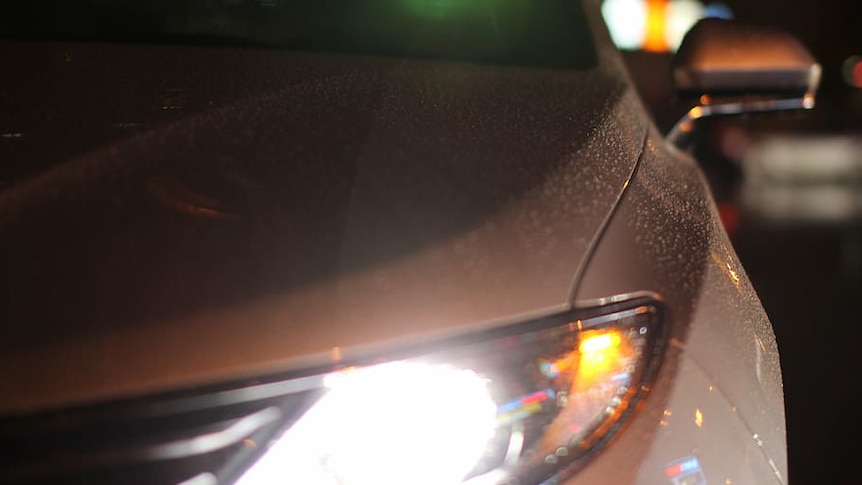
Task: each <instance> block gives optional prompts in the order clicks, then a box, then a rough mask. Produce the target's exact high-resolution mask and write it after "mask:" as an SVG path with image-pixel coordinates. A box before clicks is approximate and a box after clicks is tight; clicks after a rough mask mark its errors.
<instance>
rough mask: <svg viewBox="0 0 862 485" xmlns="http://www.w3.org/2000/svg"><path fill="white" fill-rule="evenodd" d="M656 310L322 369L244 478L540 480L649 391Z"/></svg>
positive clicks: (578, 455)
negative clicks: (300, 406)
mask: <svg viewBox="0 0 862 485" xmlns="http://www.w3.org/2000/svg"><path fill="white" fill-rule="evenodd" d="M659 320H660V318H659V316H658V306H657V304H655V303H654V302H653V303H652V304H644V303H643V302H640V304H638V305H635V306H630V307H628V308H625V309H621V310H619V311H616V312H614V313H610V314H606V315H601V316H596V317H592V318H585V319H580V320H578V319H568V318H562V319H561V318H551V319H547V320H546V321H542V322H536V323H535V324H533V325H531V328H530V330H529V331H527V332H523V331H521V332H519V333H511V332H506V331H503V332H500V333H499V334H498V335H495V336H493V337H492V338H491V339H489V340H488V339H486V340H485V341H483V342H479V343H472V344H469V343H468V344H464V345H461V346H459V347H456V348H455V349H454V350H447V351H441V352H436V353H431V354H429V355H426V356H424V357H421V358H415V359H408V360H399V361H392V362H385V363H381V364H377V365H372V366H367V367H361V368H348V369H345V370H342V371H338V372H335V373H332V374H328V375H327V376H326V377H325V379H324V382H325V385H326V387H327V388H329V391H328V392H327V394H325V395H324V396H323V397H322V398H321V399H320V400H319V401H318V402H317V403H316V404H315V405H314V406H312V408H311V409H309V410H308V412H306V413H305V414H304V415H303V417H302V418H300V419H299V420H298V421H297V422H296V423H294V424H293V425H292V426H291V427H290V428H288V429H287V430H285V431H284V433H283V434H282V435H281V437H280V438H278V439H277V440H275V441H274V442H273V443H272V445H271V447H270V448H269V449H268V450H267V451H266V452H265V453H264V454H263V456H262V457H261V458H260V459H259V460H258V461H257V462H256V463H255V464H254V465H253V466H252V467H251V468H250V469H249V470H248V471H247V472H246V473H245V474H244V475H243V476H242V477H241V478H240V480H239V482H238V483H239V484H242V485H262V484H276V483H279V484H281V483H302V484H307V485H372V484H373V485H390V484H392V485H394V484H403V483H413V484H418V485H456V484H470V485H480V484H481V485H484V484H497V483H503V484H505V483H519V484H521V485H538V484H540V483H543V482H546V481H547V480H548V479H550V478H552V477H554V476H561V475H564V474H566V473H567V471H571V470H572V465H574V464H577V463H580V462H581V461H582V458H584V457H585V455H587V453H588V452H592V451H594V450H595V449H596V448H597V447H599V446H600V445H602V444H603V443H604V442H606V441H607V440H608V439H609V438H610V437H611V436H612V435H613V434H614V432H615V430H616V429H617V428H619V426H620V425H621V423H622V422H623V418H624V417H625V416H626V415H627V414H628V413H629V412H630V411H631V410H632V409H633V404H634V402H635V401H636V399H638V397H639V396H640V395H641V394H642V393H643V392H645V391H646V382H647V380H648V379H649V377H650V374H651V373H652V372H653V370H654V368H655V365H656V362H657V356H658V354H659V351H660V347H661V338H660V333H661V332H660V331H659V330H660V328H659V325H658V323H659Z"/></svg>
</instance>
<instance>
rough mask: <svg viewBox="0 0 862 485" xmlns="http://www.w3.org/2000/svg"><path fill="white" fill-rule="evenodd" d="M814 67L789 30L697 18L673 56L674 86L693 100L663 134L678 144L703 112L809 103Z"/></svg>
mask: <svg viewBox="0 0 862 485" xmlns="http://www.w3.org/2000/svg"><path fill="white" fill-rule="evenodd" d="M820 73H821V68H820V65H819V64H818V63H817V62H816V61H815V60H814V57H812V55H811V54H810V53H809V52H808V50H807V49H805V47H804V46H803V45H802V44H801V43H800V42H799V41H798V40H797V39H796V38H794V37H793V36H791V35H789V34H786V33H784V32H780V31H777V30H774V29H769V28H764V27H756V26H751V25H747V24H743V23H739V22H736V21H731V20H722V19H703V20H701V21H700V22H698V23H697V24H696V25H695V26H694V27H692V29H691V30H690V31H689V32H688V33H687V34H686V36H685V38H684V39H683V41H682V44H681V45H680V48H679V50H678V51H677V54H676V56H675V58H674V62H673V80H674V84H675V87H676V90H677V92H678V93H679V94H680V96H681V97H683V98H685V99H692V98H693V99H696V100H697V102H696V103H697V104H696V105H695V107H693V108H691V109H690V110H689V111H688V113H687V114H686V115H685V116H683V117H682V119H681V120H680V121H679V122H677V124H676V125H675V126H674V127H673V128H672V129H671V131H670V132H669V133H668V140H669V141H670V142H672V143H674V144H676V145H677V146H681V145H683V144H684V142H685V139H686V137H687V135H688V134H689V133H690V132H691V131H692V130H693V129H694V123H695V121H696V120H698V119H699V118H703V117H705V116H714V115H730V114H740V113H750V112H760V111H778V110H789V109H811V108H813V107H814V94H815V92H816V91H817V86H818V84H819V83H820Z"/></svg>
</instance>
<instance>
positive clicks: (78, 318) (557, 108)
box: [0, 42, 646, 412]
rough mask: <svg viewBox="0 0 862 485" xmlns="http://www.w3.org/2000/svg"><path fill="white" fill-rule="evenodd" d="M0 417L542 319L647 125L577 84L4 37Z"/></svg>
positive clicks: (623, 105)
mask: <svg viewBox="0 0 862 485" xmlns="http://www.w3.org/2000/svg"><path fill="white" fill-rule="evenodd" d="M0 52H2V53H3V58H4V59H6V61H4V64H5V68H4V71H5V72H6V74H4V77H3V81H2V84H0V92H2V98H0V100H2V103H3V107H2V109H0V128H2V131H3V135H2V137H0V158H2V159H3V160H4V163H6V164H7V165H6V167H7V168H6V173H5V174H3V177H4V178H3V182H4V183H3V185H2V189H0V234H2V237H0V267H2V268H3V271H2V272H0V307H2V309H3V314H4V320H5V325H3V326H2V330H0V342H2V343H0V345H2V348H0V350H1V351H0V377H2V380H3V382H5V383H6V386H7V388H8V389H15V392H10V393H5V394H4V397H3V398H2V399H0V411H6V412H9V411H14V410H22V409H35V408H40V407H50V406H56V405H60V404H67V403H73V402H84V401H89V400H98V399H108V398H116V397H121V396H128V395H134V394H138V393H143V392H154V391H161V390H169V389H173V388H177V387H179V386H188V385H193V384H204V383H207V382H217V381H223V380H225V379H229V378H230V379H233V378H244V377H249V376H255V375H261V374H265V373H270V372H280V371H285V370H290V369H296V368H297V367H302V366H308V365H318V364H321V363H325V362H328V361H329V359H347V360H349V359H350V358H352V357H353V356H358V355H367V354H368V353H376V352H380V351H385V349H391V348H393V346H396V345H402V344H405V343H408V342H409V343H412V344H415V343H417V342H423V341H429V340H434V339H439V338H444V337H450V336H453V335H458V334H463V333H467V332H474V331H478V330H480V329H483V328H488V327H490V326H494V325H500V324H503V323H506V322H514V321H517V320H519V319H526V318H531V317H533V316H538V315H543V314H547V313H550V312H555V311H559V310H560V309H562V308H566V307H568V306H569V305H570V292H571V288H572V285H573V283H574V280H575V276H576V273H577V271H578V269H579V267H580V266H581V265H582V264H583V262H584V260H585V258H586V255H587V254H588V249H589V247H590V244H591V242H592V241H593V240H594V239H595V237H596V235H597V233H598V232H599V229H600V227H601V226H602V223H603V221H604V220H605V219H606V217H608V215H609V213H610V212H611V210H612V208H613V207H614V204H615V202H616V201H617V199H618V197H619V195H620V193H621V190H622V189H623V187H624V186H625V184H626V181H627V180H628V178H629V176H630V174H631V172H632V170H633V168H634V166H635V164H636V161H637V159H638V156H639V153H640V150H641V146H642V142H643V139H644V133H645V126H646V123H644V122H643V120H642V119H641V118H637V117H636V115H638V114H639V113H641V112H640V108H639V105H638V102H637V101H636V99H635V96H634V94H633V93H632V91H631V89H630V87H629V85H628V83H627V81H626V78H625V76H624V74H623V71H622V69H621V67H620V66H619V64H618V62H617V60H616V58H615V57H610V56H607V55H606V53H600V54H602V55H600V62H599V64H598V65H597V66H596V67H595V68H594V69H590V70H586V71H562V70H550V69H545V70H542V69H527V68H517V69H516V68H506V67H500V66H481V65H470V64H459V63H446V62H436V61H434V62H432V61H405V60H400V59H383V58H362V57H339V56H335V55H323V54H297V53H289V52H279V51H265V50H248V49H224V48H218V49H216V48H201V47H176V46H142V45H113V46H112V45H100V44H61V43H32V42H5V43H3V44H2V45H0Z"/></svg>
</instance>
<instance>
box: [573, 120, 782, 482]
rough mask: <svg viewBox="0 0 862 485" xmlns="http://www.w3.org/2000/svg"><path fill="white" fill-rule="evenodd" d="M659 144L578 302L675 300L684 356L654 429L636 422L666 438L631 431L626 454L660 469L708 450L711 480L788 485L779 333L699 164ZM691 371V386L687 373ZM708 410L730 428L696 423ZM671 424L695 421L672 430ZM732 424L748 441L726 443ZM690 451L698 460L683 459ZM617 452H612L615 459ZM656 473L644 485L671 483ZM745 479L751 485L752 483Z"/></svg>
mask: <svg viewBox="0 0 862 485" xmlns="http://www.w3.org/2000/svg"><path fill="white" fill-rule="evenodd" d="M647 146H648V150H647V151H646V152H645V154H644V157H643V159H642V162H641V164H640V166H639V167H638V169H637V172H636V174H635V176H634V177H633V179H632V182H631V184H630V187H629V189H628V191H627V192H626V195H625V197H624V198H623V200H622V201H621V203H620V206H619V207H618V208H617V210H616V212H615V214H614V218H613V220H612V221H611V223H610V224H609V226H608V229H607V231H605V232H604V233H603V236H602V239H601V241H600V242H599V243H598V245H597V250H596V252H595V253H594V256H593V258H592V259H591V260H590V262H589V264H588V267H587V268H586V270H585V272H584V277H583V279H582V280H581V281H580V284H579V287H578V290H577V292H576V300H581V301H584V302H590V301H592V300H595V299H600V298H602V297H603V296H604V295H614V294H618V293H627V292H631V291H635V289H636V288H651V289H653V290H654V291H656V292H658V293H659V294H661V295H663V297H664V298H665V300H666V303H667V307H668V319H669V324H670V326H671V329H670V332H671V339H670V345H671V347H672V349H671V350H670V351H669V352H668V354H667V356H666V359H665V362H664V364H663V368H662V371H661V372H660V375H659V377H658V378H657V382H656V384H655V385H654V386H653V391H652V393H651V397H650V399H649V400H648V404H647V405H646V406H645V407H646V408H649V409H650V411H645V412H643V413H641V414H639V415H638V417H637V418H635V420H634V421H635V422H637V421H639V420H646V421H647V422H646V423H643V424H641V425H638V424H634V423H633V424H632V427H639V426H642V429H643V431H642V432H643V433H648V432H653V431H655V430H658V435H654V436H653V437H652V438H651V439H650V440H643V439H641V440H639V439H638V436H637V433H628V432H627V433H625V434H623V435H622V436H621V437H620V441H623V442H629V440H632V441H630V442H629V443H630V444H629V445H625V444H622V445H621V446H619V449H621V450H626V452H628V453H632V452H633V450H641V451H642V452H646V451H647V449H650V450H651V451H649V453H650V455H649V456H650V457H651V458H649V459H647V457H646V456H643V457H641V458H642V459H643V460H645V461H644V462H643V465H641V461H636V462H635V463H634V464H633V465H632V466H635V465H637V467H640V466H644V467H652V468H653V469H655V470H662V469H663V467H664V465H665V464H666V463H670V462H671V461H673V460H674V459H677V458H682V457H684V456H685V455H692V454H694V455H697V454H698V453H700V454H701V456H700V458H699V461H700V462H701V464H702V465H703V466H704V467H706V468H705V472H706V473H707V478H708V483H712V482H713V481H719V482H723V481H724V480H725V479H731V483H738V482H737V480H736V479H734V477H733V474H734V473H739V474H742V475H745V474H753V475H750V476H755V477H757V481H756V483H772V482H776V481H777V482H779V483H783V482H784V481H786V480H787V450H786V445H785V443H786V436H785V418H784V399H783V392H782V381H781V367H780V363H779V361H778V349H777V344H776V341H775V336H774V333H773V330H772V326H771V324H770V322H769V319H768V318H767V316H766V314H765V312H764V311H763V307H762V305H761V304H760V300H759V299H758V297H757V294H756V292H755V291H754V288H753V287H752V285H751V282H750V281H749V279H748V277H747V275H746V274H745V271H744V269H743V268H742V265H741V264H740V262H739V259H738V258H737V256H736V253H735V252H734V250H733V247H732V246H731V244H730V241H729V240H728V237H727V234H726V232H725V231H724V228H723V227H722V226H721V223H720V222H719V221H720V219H719V217H718V214H717V210H716V208H715V204H714V202H713V199H712V196H711V194H710V192H709V189H708V186H707V184H706V182H705V181H704V180H703V174H702V172H701V171H700V169H699V168H698V167H697V165H696V163H695V162H694V160H692V159H691V158H690V157H689V156H688V155H686V154H684V153H681V152H679V151H678V150H676V149H675V148H674V147H672V146H670V145H668V144H667V143H666V142H665V141H664V140H663V139H662V138H661V136H659V135H656V134H653V135H652V136H650V137H649V139H648V142H647ZM584 304H587V303H584ZM683 368H690V370H687V371H683V370H681V369H683ZM683 372H684V373H685V375H690V376H692V377H691V379H689V378H682V377H680V376H681V375H682V373H683ZM695 374H699V375H700V377H696V376H695ZM695 377H696V378H695ZM693 382H700V383H701V384H702V385H695V384H693ZM701 387H703V388H704V389H701ZM707 409H709V410H710V411H707ZM698 411H699V412H700V414H701V419H702V420H704V421H705V420H710V421H711V422H716V421H717V422H719V423H721V426H720V427H719V428H720V432H718V431H717V432H716V433H714V434H711V433H708V432H705V430H704V429H702V428H701V426H696V427H691V426H688V424H690V422H694V419H695V415H696V414H697V412H698ZM680 414H681V415H682V416H683V418H682V419H681V420H680V419H679V417H678V416H679V415H680ZM672 416H673V417H674V419H673V420H671V419H669V418H670V417H672ZM671 422H676V423H679V422H683V423H686V424H685V425H676V426H673V427H672V428H668V423H671ZM708 429H717V428H713V427H710V428H708ZM728 429H737V430H739V432H738V433H737V434H736V439H726V438H721V436H722V435H723V434H724V433H725V432H726V431H727V430H728ZM644 442H646V443H650V444H649V445H648V446H646V447H645V448H646V449H645V448H644V447H643V446H641V445H639V444H638V443H644ZM752 447H754V448H752ZM749 448H752V449H755V448H756V449H757V450H758V451H757V453H754V454H751V453H748V452H747V453H746V458H745V460H744V461H743V462H741V463H740V462H735V461H734V459H733V458H732V457H733V456H735V453H737V452H738V451H739V450H747V449H749ZM686 449H687V450H689V453H683V454H679V453H677V452H678V451H680V450H686ZM674 450H675V451H674ZM698 450H699V451H698ZM706 450H711V451H710V452H709V453H707V452H706ZM675 453H676V455H675ZM615 454H617V452H616V449H615V448H614V447H610V448H609V450H608V453H607V454H606V455H615ZM677 455H679V456H677ZM605 460H607V463H608V469H607V470H606V473H613V471H612V470H611V467H618V466H619V465H620V463H621V462H622V461H625V459H624V458H622V457H620V456H615V457H606V456H604V455H603V456H602V457H601V458H600V459H598V460H596V461H597V462H602V461H605ZM722 463H724V466H722ZM611 464H613V465H611ZM597 468H601V467H600V466H598V465H597ZM722 474H723V475H722ZM648 475H649V474H648V473H646V472H643V473H641V475H639V476H640V478H639V479H638V480H639V481H638V482H636V483H663V482H661V481H654V480H658V479H657V478H656V477H654V476H652V475H649V476H650V477H652V478H649V479H648V478H647V476H648ZM630 478H631V477H630ZM662 478H663V479H664V477H662ZM739 478H740V481H739V483H749V482H748V481H746V480H745V479H741V478H742V477H741V476H740V477H739ZM629 481H632V480H631V479H630V480H629ZM574 483H578V482H574ZM584 483H589V482H588V481H586V482H584ZM620 483H626V481H620ZM633 483H635V482H633ZM664 483H667V482H664ZM695 483H696V482H695Z"/></svg>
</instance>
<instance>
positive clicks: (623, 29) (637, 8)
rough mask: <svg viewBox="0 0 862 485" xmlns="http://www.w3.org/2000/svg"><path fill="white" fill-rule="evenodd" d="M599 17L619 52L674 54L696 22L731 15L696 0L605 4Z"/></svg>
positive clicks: (609, 1)
mask: <svg viewBox="0 0 862 485" xmlns="http://www.w3.org/2000/svg"><path fill="white" fill-rule="evenodd" d="M602 16H604V18H605V23H607V25H608V29H609V30H610V33H611V38H612V39H613V41H614V43H615V44H616V45H617V47H619V48H620V49H624V50H645V51H650V52H675V51H676V50H677V49H678V48H679V44H680V43H681V42H682V38H683V36H685V33H686V32H688V30H689V29H690V28H691V27H692V26H693V25H694V24H695V23H697V21H698V20H700V19H702V18H704V17H718V18H725V19H729V18H733V12H731V10H730V8H729V7H728V6H727V5H725V4H723V3H710V4H708V5H706V6H704V4H703V3H701V2H700V1H698V0H605V1H604V3H603V4H602Z"/></svg>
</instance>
